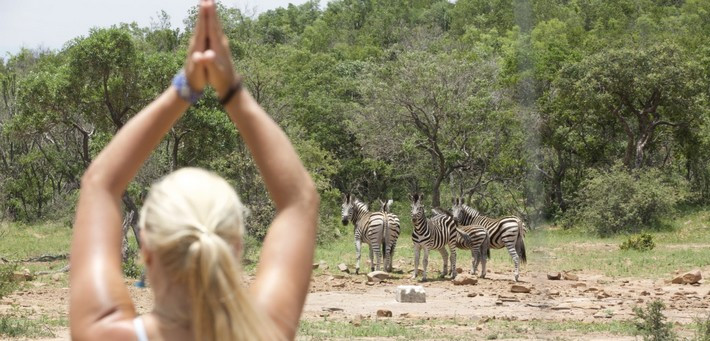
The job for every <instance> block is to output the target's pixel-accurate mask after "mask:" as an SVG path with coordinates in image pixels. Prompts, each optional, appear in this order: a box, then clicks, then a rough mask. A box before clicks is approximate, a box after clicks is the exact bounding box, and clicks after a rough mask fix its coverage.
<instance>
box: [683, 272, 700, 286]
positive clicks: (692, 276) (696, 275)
mask: <svg viewBox="0 0 710 341" xmlns="http://www.w3.org/2000/svg"><path fill="white" fill-rule="evenodd" d="M682 277H683V283H685V284H695V283H698V282H699V281H700V280H701V279H703V275H702V274H700V270H695V271H691V272H688V273H685V274H684V275H683V276H682Z"/></svg>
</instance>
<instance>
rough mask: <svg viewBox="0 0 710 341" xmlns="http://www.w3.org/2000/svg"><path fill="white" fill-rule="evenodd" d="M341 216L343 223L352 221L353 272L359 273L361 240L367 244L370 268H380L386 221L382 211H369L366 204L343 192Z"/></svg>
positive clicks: (373, 269)
mask: <svg viewBox="0 0 710 341" xmlns="http://www.w3.org/2000/svg"><path fill="white" fill-rule="evenodd" d="M341 216H342V222H343V225H347V224H348V221H352V222H353V226H354V230H355V251H356V252H357V262H356V263H355V273H356V274H359V273H360V248H361V246H362V242H365V243H366V244H367V245H369V249H370V270H371V271H375V270H380V265H381V258H380V252H381V248H382V239H383V231H384V228H385V224H386V222H387V219H386V218H385V215H384V214H382V212H370V211H369V210H368V208H367V205H366V204H365V203H363V202H362V201H360V200H358V199H357V198H355V196H352V195H350V194H344V195H343V205H342V211H341ZM373 253H374V255H375V257H376V258H377V263H375V261H374V259H373Z"/></svg>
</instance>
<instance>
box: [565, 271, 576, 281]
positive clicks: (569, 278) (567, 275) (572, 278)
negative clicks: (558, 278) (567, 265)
mask: <svg viewBox="0 0 710 341" xmlns="http://www.w3.org/2000/svg"><path fill="white" fill-rule="evenodd" d="M562 278H564V279H565V281H579V276H577V275H575V274H571V273H568V272H565V273H563V274H562Z"/></svg>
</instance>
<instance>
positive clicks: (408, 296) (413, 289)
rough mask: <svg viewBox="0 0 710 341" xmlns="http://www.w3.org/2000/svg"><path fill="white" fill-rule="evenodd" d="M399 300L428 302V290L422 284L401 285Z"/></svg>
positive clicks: (402, 301)
mask: <svg viewBox="0 0 710 341" xmlns="http://www.w3.org/2000/svg"><path fill="white" fill-rule="evenodd" d="M397 302H401V303H426V292H425V291H424V287H422V286H421V285H400V286H398V287H397Z"/></svg>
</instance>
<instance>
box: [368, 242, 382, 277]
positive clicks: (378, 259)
mask: <svg viewBox="0 0 710 341" xmlns="http://www.w3.org/2000/svg"><path fill="white" fill-rule="evenodd" d="M369 249H370V271H375V259H374V254H377V266H378V267H379V266H380V264H379V263H380V254H379V252H377V251H375V250H373V249H374V247H373V246H372V244H370V248H369ZM377 270H379V269H377Z"/></svg>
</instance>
